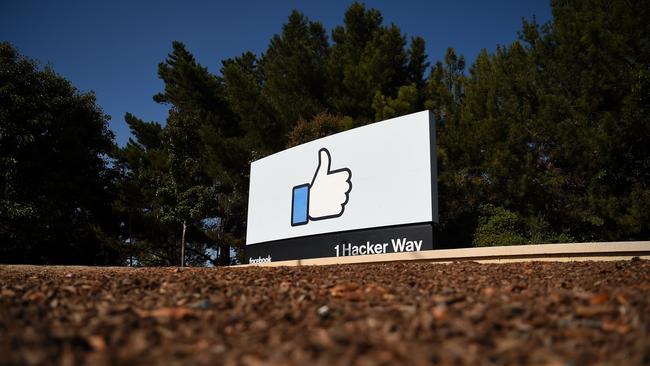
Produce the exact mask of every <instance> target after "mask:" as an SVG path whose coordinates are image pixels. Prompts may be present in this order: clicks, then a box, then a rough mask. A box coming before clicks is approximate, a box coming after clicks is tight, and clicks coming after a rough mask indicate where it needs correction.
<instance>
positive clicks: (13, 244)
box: [0, 43, 120, 264]
mask: <svg viewBox="0 0 650 366" xmlns="http://www.w3.org/2000/svg"><path fill="white" fill-rule="evenodd" d="M108 118H109V117H108V116H106V115H104V114H103V112H102V110H101V109H100V108H99V107H98V106H97V104H96V102H95V96H94V95H93V94H92V93H80V92H78V91H77V89H76V88H75V87H74V86H73V85H72V84H71V83H70V82H69V81H67V80H66V79H64V78H63V77H61V76H59V75H57V74H56V73H55V72H54V71H53V70H52V69H50V68H45V69H43V70H40V69H39V68H38V67H37V64H36V63H35V62H34V61H32V60H29V59H27V58H25V57H23V56H21V55H19V54H18V53H17V51H16V50H15V49H14V48H13V47H12V46H11V45H10V44H8V43H1V44H0V171H1V172H2V173H1V174H0V192H1V196H0V243H1V244H0V261H2V262H5V263H8V262H9V263H48V264H53V263H57V264H116V263H119V260H120V258H119V255H118V253H117V252H116V251H115V250H114V246H115V245H116V243H115V241H114V240H113V239H111V236H112V235H113V234H114V233H115V231H116V229H117V228H116V226H115V225H114V224H115V221H113V219H112V214H113V212H112V210H111V205H110V203H111V201H112V190H113V183H114V180H113V179H114V175H113V172H112V171H111V170H110V168H109V166H108V161H109V159H110V157H111V154H112V151H113V134H112V133H111V132H110V130H109V129H108Z"/></svg>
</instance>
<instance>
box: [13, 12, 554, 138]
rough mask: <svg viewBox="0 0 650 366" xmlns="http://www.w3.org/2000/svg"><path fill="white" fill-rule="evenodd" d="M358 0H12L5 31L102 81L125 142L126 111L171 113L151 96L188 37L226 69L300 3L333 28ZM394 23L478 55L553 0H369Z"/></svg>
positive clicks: (430, 49) (80, 74) (432, 50)
mask: <svg viewBox="0 0 650 366" xmlns="http://www.w3.org/2000/svg"><path fill="white" fill-rule="evenodd" d="M351 3H352V1H335V0H330V1H289V0H278V1H165V0H162V1H137V0H131V1H122V0H119V1H117V0H115V1H89V0H85V1H77V0H70V1H55V0H50V1H48V0H42V1H33V0H9V1H6V2H3V4H2V5H0V40H2V41H9V42H11V43H12V44H13V45H14V46H16V47H17V48H18V50H19V52H20V53H22V54H24V55H26V56H28V57H30V58H34V59H37V60H39V61H40V62H41V64H50V65H52V67H53V68H54V70H55V71H57V72H58V73H59V74H61V75H63V76H64V77H66V78H67V79H69V80H70V81H72V83H73V84H74V85H75V86H76V87H77V88H79V89H80V90H81V91H91V90H92V91H94V92H95V93H96V95H97V102H98V104H99V105H100V106H101V107H102V108H103V110H104V112H105V113H107V114H109V115H111V117H112V118H111V121H110V127H111V129H112V130H113V131H114V132H115V134H116V139H117V142H118V143H119V144H120V145H124V144H125V143H126V141H128V138H129V136H130V133H129V131H128V127H127V126H126V123H125V122H124V113H126V112H131V113H133V114H135V115H136V116H138V117H140V118H142V119H144V120H155V121H159V122H161V123H164V121H165V118H166V115H167V107H166V106H164V105H159V104H157V103H155V102H154V101H153V100H152V96H153V95H154V94H155V93H157V92H158V91H160V90H161V89H162V87H163V85H162V83H161V81H160V80H159V79H158V77H157V65H158V63H159V62H161V61H163V60H164V59H165V57H166V56H167V53H169V52H170V50H171V42H172V41H173V40H179V41H182V42H184V43H185V44H186V45H187V47H188V49H189V50H190V51H191V52H192V53H193V54H194V56H195V57H196V58H197V60H198V61H199V62H200V63H201V64H203V65H204V66H207V67H208V69H209V70H210V71H212V72H214V73H218V70H219V67H220V65H221V60H224V59H227V58H230V57H235V56H238V55H240V54H241V53H243V52H245V51H247V50H250V51H253V52H255V53H256V54H260V53H262V52H264V50H265V49H266V46H267V45H268V41H269V39H270V38H271V37H272V36H273V34H276V33H279V32H280V30H281V27H282V24H283V23H284V22H285V21H286V19H287V17H288V16H289V13H290V12H291V10H292V9H298V10H300V11H301V12H303V13H304V14H305V15H306V16H307V17H309V18H310V19H311V20H317V21H319V22H321V23H322V24H323V25H324V26H325V27H326V29H327V30H328V32H330V31H331V30H332V28H333V27H334V26H336V25H340V24H342V22H343V14H344V12H345V9H346V8H347V7H348V6H349V5H350V4H351ZM365 4H366V6H367V7H372V8H377V9H379V10H380V11H381V12H382V14H383V16H384V22H385V23H386V24H389V23H395V24H396V25H398V26H399V27H400V28H401V29H402V32H403V33H405V34H407V36H408V37H411V36H416V35H419V36H422V37H423V38H424V39H425V40H426V44H427V54H428V55H429V61H430V62H432V63H433V62H435V61H436V60H438V59H441V58H442V57H443V56H444V53H445V51H446V49H447V47H449V46H452V47H454V48H455V49H456V50H457V51H458V52H459V53H461V54H463V55H465V57H466V59H467V61H468V64H471V63H472V61H473V60H474V58H475V57H476V55H477V54H478V52H479V51H480V50H481V49H482V48H487V49H488V50H494V49H495V48H496V45H497V44H508V43H510V42H512V41H514V40H515V39H516V38H517V31H518V30H519V29H520V28H521V19H522V17H525V18H527V19H530V18H531V17H532V16H533V15H535V16H536V17H537V20H538V22H540V23H543V22H546V21H548V20H550V19H551V10H550V5H549V0H542V1H538V0H527V1H516V0H509V1H505V0H504V1H487V0H486V1H426V0H425V1H422V0H421V1H410V0H401V1H366V2H365Z"/></svg>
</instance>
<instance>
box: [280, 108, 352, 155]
mask: <svg viewBox="0 0 650 366" xmlns="http://www.w3.org/2000/svg"><path fill="white" fill-rule="evenodd" d="M351 127H352V119H351V118H349V117H337V116H333V115H331V114H329V113H327V112H321V113H319V114H317V115H316V116H314V118H312V119H311V120H309V121H305V120H304V119H299V120H298V122H297V123H296V126H295V127H294V128H293V130H292V131H291V132H290V133H289V142H288V144H287V147H292V146H297V145H300V144H304V143H306V142H309V141H312V140H316V139H319V138H321V137H325V136H329V135H331V134H334V133H337V132H341V131H344V130H347V129H349V128H351Z"/></svg>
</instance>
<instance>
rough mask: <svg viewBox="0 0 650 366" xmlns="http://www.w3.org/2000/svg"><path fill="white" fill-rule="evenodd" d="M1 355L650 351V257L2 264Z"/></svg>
mask: <svg viewBox="0 0 650 366" xmlns="http://www.w3.org/2000/svg"><path fill="white" fill-rule="evenodd" d="M0 364H10V365H11V364H28V365H32V364H48V365H57V364H60V365H74V364H92V365H102V364H226V365H235V364H243V365H262V364H282V365H285V364H290V365H333V364H337V365H338V364H358V365H376V364H384V365H394V364H409V365H417V364H449V365H456V364H466V365H493V364H494V365H504V364H505V365H522V364H539V365H587V364H610V365H641V364H650V262H649V261H644V260H638V259H636V260H631V261H618V262H575V263H544V262H537V263H516V264H477V263H471V262H464V263H452V264H416V263H390V264H376V265H341V266H322V267H280V268H260V267H246V268H216V269H210V268H204V269H177V268H86V267H36V266H0Z"/></svg>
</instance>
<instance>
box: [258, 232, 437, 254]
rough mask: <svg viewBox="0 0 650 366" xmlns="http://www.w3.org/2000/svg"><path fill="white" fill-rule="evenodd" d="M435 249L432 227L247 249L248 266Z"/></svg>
mask: <svg viewBox="0 0 650 366" xmlns="http://www.w3.org/2000/svg"><path fill="white" fill-rule="evenodd" d="M431 249H433V226H432V224H430V223H425V224H415V225H402V226H390V227H382V228H373V229H363V230H354V231H343V232H338V233H329V234H321V235H313V236H305V237H300V238H292V239H285V240H277V241H272V242H266V243H260V244H252V245H247V246H246V257H245V258H246V259H245V260H246V263H265V262H278V261H285V260H292V259H308V258H323V257H347V256H354V255H367V254H384V253H401V252H419V251H422V250H431Z"/></svg>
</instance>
